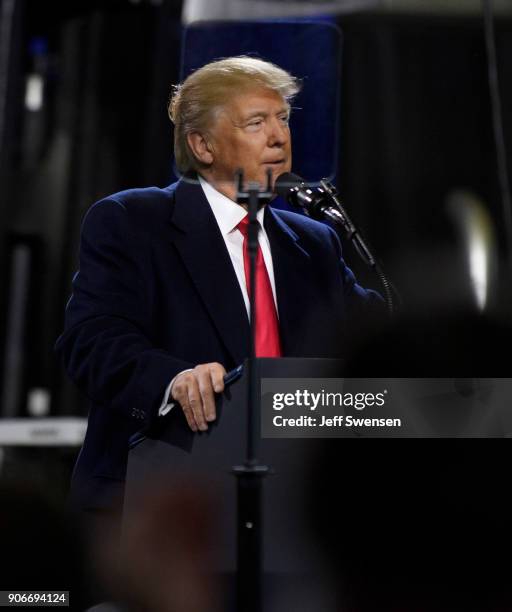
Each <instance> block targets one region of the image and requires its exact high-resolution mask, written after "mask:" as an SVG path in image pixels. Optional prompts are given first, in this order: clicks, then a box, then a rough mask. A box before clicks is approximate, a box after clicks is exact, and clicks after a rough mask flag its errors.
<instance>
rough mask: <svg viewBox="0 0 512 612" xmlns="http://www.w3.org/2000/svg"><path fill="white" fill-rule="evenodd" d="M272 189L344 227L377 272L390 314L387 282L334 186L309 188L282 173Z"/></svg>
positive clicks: (313, 214)
mask: <svg viewBox="0 0 512 612" xmlns="http://www.w3.org/2000/svg"><path fill="white" fill-rule="evenodd" d="M274 191H275V193H277V195H279V196H281V197H282V198H284V199H285V200H286V201H287V202H289V203H290V204H291V205H292V206H298V207H300V208H303V209H304V210H305V211H306V214H307V215H309V216H310V217H312V218H313V219H319V220H322V219H329V221H332V222H333V223H334V225H335V226H337V227H340V228H342V229H343V230H344V232H345V234H346V236H347V238H348V239H349V240H350V242H351V243H352V245H353V246H354V248H355V250H356V251H357V253H358V255H359V256H360V257H361V259H362V260H363V261H364V262H365V263H366V264H367V265H368V266H370V267H371V268H372V269H373V270H375V272H376V273H377V274H378V276H379V278H380V280H381V283H382V285H383V287H384V293H385V298H386V303H387V307H388V310H389V313H390V314H392V313H393V311H394V308H395V306H394V303H393V295H392V288H391V284H390V282H389V281H388V279H387V278H386V276H385V274H384V272H383V270H382V269H381V267H380V265H379V264H378V263H377V261H376V259H375V258H374V257H373V255H372V253H371V251H370V249H369V248H368V246H367V245H366V243H365V241H364V240H363V238H362V236H361V234H360V233H359V232H358V230H357V228H356V226H355V225H354V224H353V223H352V221H351V219H350V217H349V216H348V214H347V212H346V211H345V209H344V208H343V206H342V204H341V202H340V199H339V197H338V192H337V190H336V187H334V185H333V184H332V183H330V182H329V181H328V180H327V179H322V180H321V181H320V186H319V187H317V188H316V189H314V190H313V189H311V187H309V186H308V185H307V184H306V182H305V181H304V179H303V178H301V177H300V176H298V175H297V174H293V173H292V172H285V173H284V174H280V175H279V176H278V177H277V179H276V182H275V185H274Z"/></svg>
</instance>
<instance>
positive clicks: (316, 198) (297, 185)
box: [274, 172, 329, 219]
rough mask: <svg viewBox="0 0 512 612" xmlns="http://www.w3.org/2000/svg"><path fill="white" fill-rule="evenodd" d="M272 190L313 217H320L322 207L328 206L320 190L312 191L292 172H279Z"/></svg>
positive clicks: (321, 215)
mask: <svg viewBox="0 0 512 612" xmlns="http://www.w3.org/2000/svg"><path fill="white" fill-rule="evenodd" d="M274 191H275V192H276V193H277V195H278V196H281V197H282V198H283V199H285V200H286V201H287V202H289V203H290V204H291V205H292V206H299V207H300V208H304V209H305V210H306V212H307V213H308V214H309V215H310V216H311V217H313V218H315V219H321V218H322V217H323V211H324V209H325V208H328V207H329V202H328V201H326V197H325V194H324V193H323V192H322V191H321V190H319V191H313V190H312V189H311V188H310V187H308V186H307V184H306V183H305V181H304V179H303V178H301V177H300V176H298V175H297V174H293V172H285V173H284V174H280V175H279V176H278V177H277V179H276V182H275V186H274Z"/></svg>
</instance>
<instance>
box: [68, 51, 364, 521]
mask: <svg viewBox="0 0 512 612" xmlns="http://www.w3.org/2000/svg"><path fill="white" fill-rule="evenodd" d="M297 91H298V84H297V82H296V80H295V79H294V78H293V77H292V76H291V75H289V74H288V73H287V72H285V71H284V70H282V69H281V68H279V67H277V66H274V65H272V64H269V63H267V62H263V61H261V60H257V59H254V58H246V57H241V58H228V59H225V60H220V61H217V62H213V63H211V64H208V65H207V66H204V67H203V68H201V69H199V70H197V71H196V72H194V73H193V74H192V75H191V76H189V77H188V79H187V80H186V81H185V82H184V83H183V84H182V85H181V86H179V87H177V88H176V90H175V92H174V96H173V98H172V100H171V103H170V115H171V118H172V120H173V121H174V123H175V154H176V161H177V164H178V167H179V168H180V170H181V171H183V172H184V175H185V178H182V179H181V180H180V181H178V183H175V184H173V185H171V186H169V187H167V188H165V189H157V188H148V189H134V190H129V191H124V192H121V193H117V194H114V195H112V196H109V197H107V198H105V199H103V200H101V201H100V202H98V203H96V204H95V205H94V206H93V207H92V208H91V209H90V210H89V212H88V213H87V215H86V217H85V219H84V223H83V228H82V237H81V246H80V268H79V271H78V272H77V274H76V276H75V278H74V280H73V295H72V297H71V299H70V301H69V304H68V306H67V310H66V325H65V331H64V333H63V334H62V336H61V337H60V338H59V340H58V343H57V347H58V349H59V350H60V351H61V353H62V355H63V358H64V362H65V364H66V367H67V371H68V373H69V375H70V377H71V378H72V379H73V381H74V382H75V383H76V384H77V385H78V386H79V387H80V388H81V389H82V390H83V391H84V393H85V394H87V396H88V397H89V398H90V400H91V405H90V414H89V426H88V430H87V434H86V438H85V442H84V446H83V448H82V451H81V453H80V457H79V459H78V462H77V466H76V469H75V472H74V478H73V487H72V489H73V499H74V503H75V506H77V507H79V508H81V509H84V510H87V509H97V508H107V507H111V506H112V505H114V504H116V503H119V501H120V500H121V496H122V490H123V480H124V476H125V472H126V462H127V455H128V440H129V437H130V436H131V435H132V434H133V433H134V432H136V431H138V430H140V429H142V428H144V427H146V426H148V425H151V423H152V422H154V420H156V419H159V418H164V416H163V415H165V414H166V413H167V412H168V410H169V409H170V408H171V407H172V406H173V404H174V403H178V404H179V406H174V407H173V408H172V409H173V410H182V411H183V415H184V417H185V418H186V420H187V423H188V426H189V427H190V428H191V429H192V430H193V431H198V430H199V431H204V430H206V429H207V428H208V423H209V422H211V421H213V420H215V418H216V414H215V394H216V393H220V392H222V391H223V388H224V383H223V376H224V374H225V373H226V370H229V369H231V368H233V367H235V366H236V365H238V364H240V363H241V362H242V361H243V360H244V358H245V357H247V355H248V352H249V345H248V335H249V316H250V313H249V310H248V304H249V300H248V291H247V287H246V265H247V260H246V245H245V241H246V239H245V237H244V231H243V225H244V218H245V217H246V210H244V208H243V207H241V206H239V205H238V204H236V201H235V185H234V182H233V177H234V173H235V171H236V170H237V169H238V168H243V170H244V174H245V179H246V180H248V181H259V182H260V183H261V184H264V183H265V180H266V174H267V172H268V170H269V169H270V171H271V173H272V180H273V181H275V179H276V178H277V176H279V175H280V174H281V173H283V172H288V171H290V169H291V140H290V130H289V127H288V119H289V113H290V100H291V99H292V98H293V96H294V95H295V94H296V93H297ZM258 220H259V222H260V232H259V245H260V247H259V253H258V265H257V289H258V290H257V292H256V296H257V299H258V296H259V299H260V300H263V304H262V305H261V306H259V307H258V308H259V309H258V312H260V313H261V312H262V311H263V312H264V314H260V316H259V317H257V330H256V334H257V349H258V351H257V354H258V355H259V356H280V355H283V356H297V357H298V356H301V357H314V356H316V357H319V356H338V355H339V353H340V348H341V347H340V346H339V344H337V343H334V344H333V343H332V338H333V330H335V329H338V328H339V326H340V324H341V323H342V322H343V321H345V320H346V319H347V316H348V314H349V311H355V310H361V309H364V308H365V307H366V305H368V303H370V302H372V301H374V299H375V294H374V293H373V292H371V291H366V290H364V289H362V288H361V287H359V286H358V285H357V284H356V283H355V279H354V276H353V274H352V273H351V271H350V270H349V269H348V268H347V267H346V266H345V264H344V262H343V260H342V258H341V247H340V244H339V241H338V239H337V237H336V235H335V233H334V232H333V231H332V230H331V229H329V228H328V227H326V226H324V225H322V224H320V223H317V222H315V221H312V220H310V219H308V218H305V217H303V216H300V215H296V214H294V213H290V212H283V211H277V210H273V209H271V208H269V207H266V208H264V209H262V210H260V211H259V213H258ZM258 275H260V276H258Z"/></svg>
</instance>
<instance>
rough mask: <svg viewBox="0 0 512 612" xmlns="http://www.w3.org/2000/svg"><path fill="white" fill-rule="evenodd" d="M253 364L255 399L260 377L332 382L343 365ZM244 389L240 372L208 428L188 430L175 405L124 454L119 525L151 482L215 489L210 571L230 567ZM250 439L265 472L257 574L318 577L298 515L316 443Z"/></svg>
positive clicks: (305, 519) (306, 526)
mask: <svg viewBox="0 0 512 612" xmlns="http://www.w3.org/2000/svg"><path fill="white" fill-rule="evenodd" d="M254 365H255V368H256V372H257V378H258V381H259V384H258V387H257V388H258V394H259V393H260V390H261V384H260V382H261V380H262V379H269V378H329V377H331V378H336V377H340V376H341V375H342V372H343V362H342V361H340V360H336V359H292V358H281V359H256V360H255V364H254ZM247 390H248V379H247V368H244V372H243V374H242V376H241V378H240V379H239V380H237V381H236V382H234V383H233V384H232V385H230V386H229V387H227V388H226V389H225V392H224V393H223V394H222V395H221V396H219V398H218V401H217V419H216V421H215V422H214V423H212V424H209V428H208V431H206V432H199V433H194V432H192V431H191V430H190V429H189V427H188V425H187V423H186V420H185V417H184V415H183V412H182V410H181V408H180V407H179V406H176V407H174V408H173V409H172V410H171V412H170V413H169V414H168V415H167V416H166V417H162V420H161V422H159V423H157V426H156V427H155V428H154V429H153V430H152V431H149V432H147V434H146V437H145V438H143V439H139V440H138V441H137V442H134V444H133V445H132V448H131V450H130V453H129V459H128V470H127V481H126V495H125V518H124V522H125V524H128V523H129V520H130V518H129V517H130V515H131V513H133V512H137V510H138V508H139V506H140V503H141V499H142V498H143V495H144V493H143V490H144V486H145V484H146V483H148V482H151V481H155V480H157V479H158V482H160V483H167V482H168V483H173V482H175V481H177V480H179V479H182V478H183V477H184V476H186V478H187V481H188V480H189V479H190V481H191V482H192V481H193V480H194V479H195V480H196V481H197V482H198V483H207V484H208V485H209V490H213V491H214V492H215V495H216V498H217V499H216V501H217V502H218V506H219V510H220V511H219V512H218V513H217V517H218V524H216V525H215V526H214V527H215V529H218V535H219V536H220V537H219V538H218V540H219V546H218V548H217V549H216V550H215V554H214V558H213V559H212V571H213V572H215V573H217V572H218V573H222V574H225V573H227V574H231V573H233V572H235V570H236V550H237V548H236V525H237V517H236V509H237V504H236V480H235V478H234V476H233V474H232V468H233V466H236V465H240V464H242V463H243V462H244V460H245V445H246V438H247V411H246V405H247ZM259 399H260V398H259V397H258V403H257V405H258V406H259ZM258 425H259V419H258ZM258 440H259V444H258V450H257V457H258V459H259V461H260V463H263V464H265V465H267V466H269V467H270V468H271V475H269V476H268V477H267V478H266V479H265V482H264V485H263V486H264V489H263V504H262V507H263V571H264V573H265V574H279V575H283V574H288V575H289V574H294V575H302V576H304V575H305V574H310V575H312V574H314V573H316V572H318V568H319V553H318V551H317V550H316V547H315V542H314V541H312V540H313V538H312V535H311V531H312V530H311V520H312V518H311V517H310V516H308V513H307V511H306V501H307V495H308V484H309V483H308V481H307V478H308V476H306V475H307V474H309V473H310V472H311V470H312V465H311V461H313V460H314V450H315V449H316V444H318V441H316V440H313V439H266V438H261V436H260V435H259V434H258ZM162 486H165V484H164V485H162ZM199 486H200V484H199ZM178 494H179V491H178ZM317 520H318V519H317Z"/></svg>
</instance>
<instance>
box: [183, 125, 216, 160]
mask: <svg viewBox="0 0 512 612" xmlns="http://www.w3.org/2000/svg"><path fill="white" fill-rule="evenodd" d="M187 142H188V146H189V147H190V149H191V151H192V153H193V154H194V156H195V158H196V159H197V160H198V161H199V162H201V163H202V164H204V165H205V166H210V165H211V164H212V162H213V154H212V147H211V144H210V143H209V142H208V140H207V139H206V138H205V136H203V134H200V133H199V132H190V134H187Z"/></svg>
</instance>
